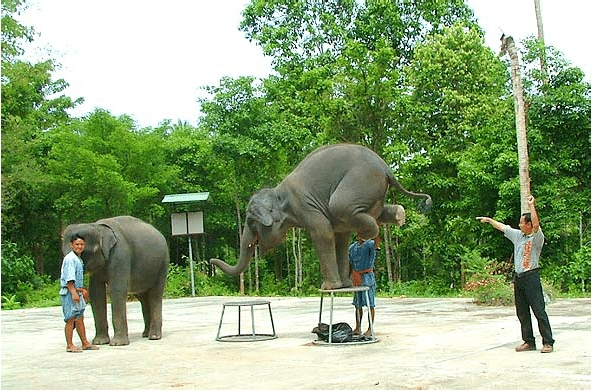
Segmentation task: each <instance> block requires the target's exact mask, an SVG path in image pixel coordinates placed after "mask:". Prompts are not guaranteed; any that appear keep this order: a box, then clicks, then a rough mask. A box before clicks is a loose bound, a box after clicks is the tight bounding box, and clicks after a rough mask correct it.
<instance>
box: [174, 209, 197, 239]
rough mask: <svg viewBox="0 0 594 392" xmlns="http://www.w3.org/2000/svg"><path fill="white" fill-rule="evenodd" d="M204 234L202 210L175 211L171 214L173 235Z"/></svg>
mask: <svg viewBox="0 0 594 392" xmlns="http://www.w3.org/2000/svg"><path fill="white" fill-rule="evenodd" d="M194 234H204V220H203V214H202V211H198V212H174V213H172V214H171V235H173V236H178V235H183V236H185V235H194Z"/></svg>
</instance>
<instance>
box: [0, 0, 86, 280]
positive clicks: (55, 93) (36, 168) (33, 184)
mask: <svg viewBox="0 0 594 392" xmlns="http://www.w3.org/2000/svg"><path fill="white" fill-rule="evenodd" d="M24 8H25V6H24V2H21V1H18V0H14V1H13V0H3V1H2V118H1V128H2V222H3V225H2V235H3V237H4V238H6V239H7V240H9V241H12V242H15V243H17V244H18V246H19V247H20V248H21V249H23V250H24V251H25V252H26V253H28V254H31V255H33V254H35V261H36V269H37V272H39V273H43V272H44V263H43V260H44V248H46V246H44V243H46V241H47V240H48V239H49V238H51V237H52V236H54V234H55V233H53V232H52V230H51V228H52V227H55V226H56V225H55V217H54V216H53V215H52V211H51V209H50V208H48V207H49V206H50V205H51V198H50V193H47V192H45V190H46V189H47V188H48V180H47V177H46V175H45V174H46V173H45V171H44V166H43V162H42V159H43V157H44V155H45V154H46V152H47V148H46V147H47V146H45V145H44V144H43V143H42V142H41V139H42V138H43V135H44V133H45V132H47V131H48V130H50V129H52V128H54V127H56V126H59V125H62V124H67V123H69V122H70V121H71V120H70V117H69V115H68V113H67V110H68V109H71V108H73V107H75V106H76V105H77V104H78V103H80V102H82V100H81V99H77V100H72V99H71V98H69V97H67V96H65V95H64V94H63V91H64V90H65V89H66V87H67V86H68V85H67V83H66V82H65V81H64V80H53V79H52V76H51V73H52V72H53V71H54V69H55V64H54V62H53V61H51V60H48V61H44V62H40V63H36V64H32V63H30V62H27V61H23V60H21V59H20V57H19V56H20V55H22V54H23V53H24V50H23V46H22V44H23V43H24V42H25V41H32V39H33V34H34V31H33V29H32V28H31V27H26V26H23V25H21V24H19V23H18V22H17V21H16V20H15V19H14V16H15V15H18V14H19V13H20V12H22V11H23V10H24ZM31 222H35V223H36V224H31Z"/></svg>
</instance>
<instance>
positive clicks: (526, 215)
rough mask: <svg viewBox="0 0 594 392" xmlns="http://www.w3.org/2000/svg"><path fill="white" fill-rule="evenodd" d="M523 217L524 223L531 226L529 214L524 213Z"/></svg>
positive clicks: (530, 215)
mask: <svg viewBox="0 0 594 392" xmlns="http://www.w3.org/2000/svg"><path fill="white" fill-rule="evenodd" d="M522 216H523V217H524V222H526V223H530V224H532V214H531V213H529V212H525V213H523V214H522Z"/></svg>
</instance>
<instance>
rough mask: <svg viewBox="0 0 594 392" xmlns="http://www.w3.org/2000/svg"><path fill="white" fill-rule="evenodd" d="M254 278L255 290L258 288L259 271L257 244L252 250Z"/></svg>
mask: <svg viewBox="0 0 594 392" xmlns="http://www.w3.org/2000/svg"><path fill="white" fill-rule="evenodd" d="M254 275H255V277H254V280H255V286H256V287H255V288H256V291H258V290H260V273H259V271H258V246H256V250H255V252H254Z"/></svg>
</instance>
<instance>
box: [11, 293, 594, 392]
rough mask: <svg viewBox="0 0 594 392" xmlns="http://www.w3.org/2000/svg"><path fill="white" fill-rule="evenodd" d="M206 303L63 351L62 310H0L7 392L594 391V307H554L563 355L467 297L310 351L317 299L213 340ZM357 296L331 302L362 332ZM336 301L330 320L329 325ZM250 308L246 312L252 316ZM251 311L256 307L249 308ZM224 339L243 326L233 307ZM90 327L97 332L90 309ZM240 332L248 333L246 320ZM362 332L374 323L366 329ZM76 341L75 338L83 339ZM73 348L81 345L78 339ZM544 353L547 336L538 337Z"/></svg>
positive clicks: (210, 300)
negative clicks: (264, 336) (125, 341)
mask: <svg viewBox="0 0 594 392" xmlns="http://www.w3.org/2000/svg"><path fill="white" fill-rule="evenodd" d="M248 299H250V298H238V297H233V298H231V297H200V298H184V299H174V300H165V301H164V305H163V307H164V314H163V318H164V321H163V339H161V340H158V341H148V340H146V339H143V338H142V337H141V333H142V330H143V321H142V314H141V310H140V305H139V303H138V302H130V303H129V304H128V323H129V331H130V345H128V346H122V347H110V346H101V349H100V350H98V351H85V352H83V353H80V354H73V353H67V352H66V351H65V339H64V333H63V328H64V323H63V321H62V312H61V308H60V307H52V308H44V309H28V310H12V311H2V312H1V328H2V329H1V336H2V346H1V351H2V352H1V356H2V378H1V388H2V389H4V390H6V389H63V390H81V389H82V390H88V389H102V390H108V389H109V390H111V389H126V390H130V389H143V390H147V389H160V390H163V389H167V390H169V389H306V390H313V389H325V390H328V389H357V390H370V389H535V390H536V389H538V390H540V389H591V387H592V377H591V364H592V363H591V300H590V299H589V298H586V299H558V300H556V301H555V302H554V303H552V304H550V305H549V306H548V307H547V312H548V314H549V318H550V321H551V325H552V328H553V334H554V337H555V339H556V344H555V351H554V352H553V353H551V354H541V353H540V351H532V352H523V353H516V352H515V351H514V347H515V346H516V345H517V344H519V343H520V324H519V322H518V320H517V319H516V316H515V309H514V307H513V306H512V307H509V306H506V307H503V306H501V307H480V306H476V305H474V304H472V303H471V301H470V300H469V299H460V298H456V299H449V298H448V299H418V298H378V299H377V300H376V302H377V303H376V305H377V307H376V323H375V330H376V334H377V337H378V338H379V342H377V343H373V344H363V345H342V346H327V345H317V344H313V343H312V342H313V341H314V339H315V338H316V336H315V335H314V334H313V333H311V330H312V328H313V327H315V326H316V325H317V322H318V311H319V302H320V300H319V298H292V297H280V298H278V297H275V298H265V299H267V300H270V302H271V306H272V314H273V318H274V325H275V327H276V332H277V334H278V338H277V339H273V340H266V341H258V342H219V341H216V340H215V337H216V334H217V328H218V325H219V320H220V318H221V310H222V304H223V303H224V302H229V301H237V300H248ZM350 302H351V300H350V298H349V297H337V298H335V300H334V303H335V306H334V309H335V310H334V322H340V321H346V322H348V323H349V324H350V325H351V326H353V324H354V311H353V307H352V305H350ZM329 303H330V301H329V298H328V297H326V298H325V300H324V308H325V309H324V310H325V311H324V317H323V322H326V323H328V318H329V314H328V313H327V310H328V307H329ZM244 309H246V308H244ZM247 309H249V308H247ZM255 319H256V332H257V333H270V332H272V329H271V326H270V317H269V315H268V308H267V307H266V306H256V307H255ZM223 320H224V322H223V326H222V330H221V335H225V334H233V333H235V331H236V328H237V325H236V323H237V310H236V308H230V307H227V310H226V311H225V316H224V319H223ZM85 321H86V322H85V324H86V326H87V333H88V336H89V338H92V337H93V336H94V335H95V329H94V324H93V319H92V312H91V311H90V309H87V312H86V317H85ZM242 322H245V324H244V327H242V328H243V329H242V333H243V332H248V331H250V330H251V325H250V317H249V310H243V311H242ZM364 326H366V324H365V325H364ZM75 336H76V335H75ZM75 343H77V344H79V341H78V337H75ZM537 347H538V348H539V349H540V347H541V342H540V337H537Z"/></svg>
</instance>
